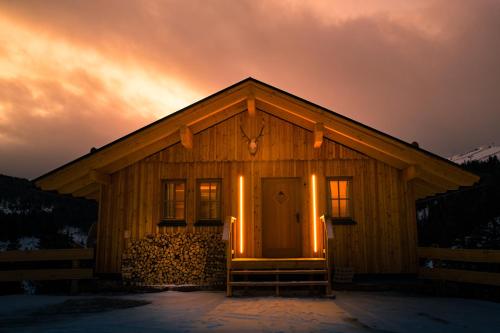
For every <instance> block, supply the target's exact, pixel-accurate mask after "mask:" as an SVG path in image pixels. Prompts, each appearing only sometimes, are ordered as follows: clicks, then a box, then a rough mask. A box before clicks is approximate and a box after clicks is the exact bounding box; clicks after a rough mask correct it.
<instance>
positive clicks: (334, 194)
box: [327, 177, 353, 220]
mask: <svg viewBox="0 0 500 333" xmlns="http://www.w3.org/2000/svg"><path fill="white" fill-rule="evenodd" d="M327 187H328V190H327V193H328V198H327V200H328V215H329V216H330V217H331V218H333V219H334V220H335V219H336V220H352V218H353V214H352V212H353V210H352V178H345V177H344V178H327Z"/></svg>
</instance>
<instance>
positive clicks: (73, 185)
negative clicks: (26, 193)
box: [42, 174, 94, 194]
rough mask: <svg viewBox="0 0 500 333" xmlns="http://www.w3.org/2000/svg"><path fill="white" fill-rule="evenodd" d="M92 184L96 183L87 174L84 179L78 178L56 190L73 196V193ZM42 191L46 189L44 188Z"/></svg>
mask: <svg viewBox="0 0 500 333" xmlns="http://www.w3.org/2000/svg"><path fill="white" fill-rule="evenodd" d="M92 183H94V181H93V180H92V179H90V177H89V175H88V174H86V175H84V176H83V177H80V178H77V179H76V180H74V181H72V182H70V183H67V184H64V185H63V186H61V187H60V188H57V189H56V190H57V192H59V193H61V194H73V192H75V191H77V190H80V189H82V188H84V187H86V186H88V185H90V184H92ZM42 189H44V188H43V187H42Z"/></svg>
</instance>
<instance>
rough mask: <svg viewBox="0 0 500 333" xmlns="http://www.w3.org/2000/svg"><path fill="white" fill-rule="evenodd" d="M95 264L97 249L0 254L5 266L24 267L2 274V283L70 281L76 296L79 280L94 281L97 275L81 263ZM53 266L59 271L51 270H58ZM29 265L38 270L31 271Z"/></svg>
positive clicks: (4, 271)
mask: <svg viewBox="0 0 500 333" xmlns="http://www.w3.org/2000/svg"><path fill="white" fill-rule="evenodd" d="M93 260H94V249H57V250H37V251H5V252H0V264H1V265H2V266H12V265H14V266H23V268H22V269H18V268H13V269H12V268H7V270H0V281H23V280H32V281H46V280H71V281H72V283H71V290H72V291H73V292H74V291H76V290H77V288H78V284H77V282H78V280H83V279H92V278H93V275H94V269H93V267H81V262H82V261H93ZM64 262H67V265H64ZM53 263H57V266H59V267H57V268H50V267H51V265H52V266H56V265H54V264H53ZM30 265H31V266H33V265H36V266H38V267H39V268H31V267H30ZM61 266H62V267H61ZM26 267H29V268H26Z"/></svg>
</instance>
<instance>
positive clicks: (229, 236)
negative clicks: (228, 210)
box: [222, 216, 236, 296]
mask: <svg viewBox="0 0 500 333" xmlns="http://www.w3.org/2000/svg"><path fill="white" fill-rule="evenodd" d="M235 222H236V217H234V216H228V217H226V219H225V221H224V228H223V229H222V241H223V242H224V243H225V244H226V275H227V277H226V278H227V279H226V288H227V296H231V295H232V291H231V285H230V284H231V261H232V260H233V256H234V250H233V246H234V244H233V228H234V224H235Z"/></svg>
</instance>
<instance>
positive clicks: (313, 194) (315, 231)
mask: <svg viewBox="0 0 500 333" xmlns="http://www.w3.org/2000/svg"><path fill="white" fill-rule="evenodd" d="M312 205H313V207H312V208H313V237H314V253H316V252H318V236H317V235H316V233H317V230H316V229H317V227H316V220H317V211H316V175H314V174H313V175H312Z"/></svg>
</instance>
